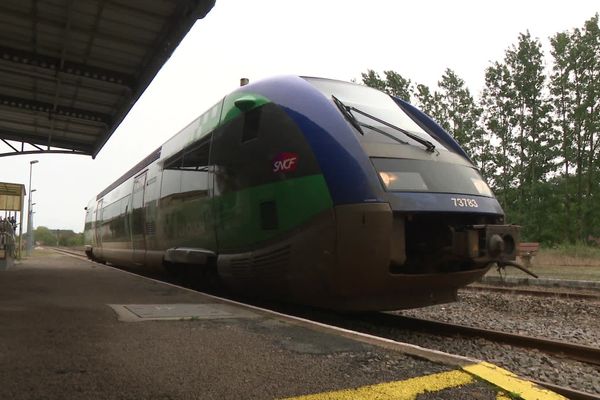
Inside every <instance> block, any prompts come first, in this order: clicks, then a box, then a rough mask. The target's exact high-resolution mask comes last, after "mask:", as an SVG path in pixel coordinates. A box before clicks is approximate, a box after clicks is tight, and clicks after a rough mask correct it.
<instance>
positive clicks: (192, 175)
mask: <svg viewBox="0 0 600 400" xmlns="http://www.w3.org/2000/svg"><path fill="white" fill-rule="evenodd" d="M211 138H212V134H210V135H207V136H205V137H204V138H202V140H200V141H199V142H197V143H194V144H192V145H190V146H189V147H187V148H186V149H185V150H184V154H183V161H182V163H181V167H180V168H181V192H182V193H185V192H193V197H204V196H207V195H208V157H209V155H210V143H211Z"/></svg>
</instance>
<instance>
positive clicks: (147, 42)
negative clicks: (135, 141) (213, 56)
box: [0, 0, 215, 157]
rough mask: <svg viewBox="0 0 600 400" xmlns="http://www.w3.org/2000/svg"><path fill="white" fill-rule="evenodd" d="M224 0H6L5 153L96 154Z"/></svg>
mask: <svg viewBox="0 0 600 400" xmlns="http://www.w3.org/2000/svg"><path fill="white" fill-rule="evenodd" d="M214 3H215V0H160V1H146V0H2V1H1V2H0V140H2V142H3V144H2V143H0V146H1V147H2V148H1V149H0V157H2V156H7V155H14V154H29V153H40V152H53V153H75V154H85V155H90V156H92V157H96V155H97V154H98V152H99V151H100V149H101V148H102V146H104V144H105V143H106V141H107V140H108V139H109V138H110V136H111V135H112V133H113V132H114V131H115V129H116V128H117V127H118V126H119V124H120V123H121V121H122V120H123V118H125V116H126V115H127V113H128V112H129V110H130V109H131V107H133V105H134V104H135V102H136V101H137V99H138V98H139V97H140V95H141V94H142V93H143V92H144V90H145V89H146V88H147V87H148V85H149V84H150V82H151V81H152V79H153V78H154V76H155V75H156V73H157V72H158V71H159V69H160V68H161V66H162V65H163V64H164V63H165V62H166V61H167V59H168V58H169V57H170V56H171V54H172V53H173V51H174V50H175V48H176V47H177V45H178V44H179V43H180V42H181V40H182V39H183V37H184V36H185V35H186V33H187V32H188V31H189V30H190V28H191V27H192V25H193V24H194V22H195V21H196V20H197V19H199V18H203V17H204V16H205V15H206V14H207V13H208V12H209V11H210V9H211V8H212V7H213V6H214Z"/></svg>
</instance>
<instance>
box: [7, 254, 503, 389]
mask: <svg viewBox="0 0 600 400" xmlns="http://www.w3.org/2000/svg"><path fill="white" fill-rule="evenodd" d="M181 304H185V305H190V304H195V305H202V307H204V309H212V310H213V311H215V310H217V311H215V313H213V315H212V316H211V315H209V314H207V315H206V316H203V315H199V316H196V317H192V318H191V319H182V318H177V317H176V318H175V319H171V320H160V321H156V320H150V321H141V322H123V321H122V320H119V316H118V315H117V313H116V312H115V310H114V309H113V308H111V306H109V305H113V307H114V306H115V305H117V306H119V307H121V309H126V306H127V305H152V306H151V307H155V308H157V309H160V308H169V307H170V306H169V305H171V306H173V305H181ZM133 308H134V307H133V306H132V307H131V309H133ZM171 308H172V307H171ZM134 317H135V316H134ZM130 320H135V318H133V319H130ZM449 370H452V368H451V367H447V366H443V365H440V364H436V363H432V362H429V361H424V360H420V359H416V358H413V357H410V356H407V355H403V354H401V353H398V352H395V351H390V350H386V349H383V348H380V347H377V346H373V345H369V344H365V343H360V342H357V341H354V340H352V339H348V338H343V337H339V336H336V335H332V334H331V333H326V332H322V331H319V330H314V329H309V328H307V327H302V326H298V325H295V324H291V323H289V322H286V321H283V320H279V319H277V318H274V317H272V316H268V315H265V314H262V313H260V312H253V311H248V310H244V309H238V308H236V307H234V306H231V305H227V304H225V305H224V304H219V302H218V301H217V300H215V299H212V298H210V297H207V296H204V295H202V294H200V293H196V292H191V291H188V290H184V289H180V288H176V287H173V286H169V285H165V284H163V283H159V282H155V281H151V280H148V279H145V278H142V277H138V276H134V275H131V274H127V273H124V272H122V271H118V270H115V269H113V268H109V267H105V266H101V265H98V264H94V263H91V262H87V261H82V260H79V259H76V258H72V257H69V256H65V255H60V254H57V253H53V252H50V251H45V252H37V253H36V254H35V255H34V256H33V257H31V258H29V259H26V260H24V261H21V262H20V263H18V264H17V265H15V266H14V267H12V268H9V269H7V270H3V271H0V399H274V398H287V397H294V396H300V395H307V394H318V393H323V392H331V391H339V390H343V389H352V388H360V387H363V386H367V385H374V384H381V383H386V382H396V381H404V380H406V379H408V378H414V377H419V376H424V375H430V374H436V373H440V372H444V371H449ZM418 398H436V399H445V398H447V399H450V398H452V399H471V398H472V399H494V398H496V389H494V388H493V387H492V386H490V385H488V384H484V383H482V382H480V381H477V380H475V381H474V382H473V383H472V384H469V385H466V386H462V387H460V388H449V389H445V390H440V391H437V392H435V394H433V393H429V394H423V395H420V397H418Z"/></svg>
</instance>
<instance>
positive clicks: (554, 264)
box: [488, 244, 600, 281]
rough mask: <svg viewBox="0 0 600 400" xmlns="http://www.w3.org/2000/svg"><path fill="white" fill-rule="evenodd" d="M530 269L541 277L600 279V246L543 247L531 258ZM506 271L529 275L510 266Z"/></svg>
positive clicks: (509, 273) (493, 272)
mask: <svg viewBox="0 0 600 400" xmlns="http://www.w3.org/2000/svg"><path fill="white" fill-rule="evenodd" d="M517 261H520V260H517ZM530 269H531V271H533V272H534V273H536V274H537V275H539V276H540V278H553V279H569V280H571V279H572V280H584V281H600V248H598V247H591V246H585V245H581V244H576V245H562V246H558V247H555V248H551V249H547V248H541V249H540V251H539V252H538V254H537V255H536V256H535V257H533V259H532V260H531V267H530ZM506 273H507V276H516V277H528V276H529V275H527V274H525V273H524V272H522V271H519V270H517V269H516V268H510V267H509V268H507V269H506ZM497 274H498V273H497V272H496V270H495V269H492V270H490V272H488V275H491V276H494V275H497Z"/></svg>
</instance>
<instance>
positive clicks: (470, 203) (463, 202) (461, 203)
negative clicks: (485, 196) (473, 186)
mask: <svg viewBox="0 0 600 400" xmlns="http://www.w3.org/2000/svg"><path fill="white" fill-rule="evenodd" d="M450 200H452V202H453V203H454V207H461V208H464V207H469V208H477V207H479V204H477V200H475V199H468V198H466V197H452V198H450Z"/></svg>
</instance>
